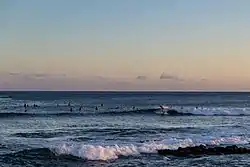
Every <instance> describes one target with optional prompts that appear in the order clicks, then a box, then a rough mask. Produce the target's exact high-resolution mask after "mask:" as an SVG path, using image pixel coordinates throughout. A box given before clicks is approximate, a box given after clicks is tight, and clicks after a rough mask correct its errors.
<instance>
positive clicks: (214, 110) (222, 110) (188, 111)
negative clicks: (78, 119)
mask: <svg viewBox="0 0 250 167" xmlns="http://www.w3.org/2000/svg"><path fill="white" fill-rule="evenodd" d="M173 109H174V110H176V111H177V114H175V115H173V116H250V108H226V107H209V108H198V109H197V108H195V107H184V108H180V107H175V108H173ZM40 110H42V108H39V110H38V111H35V110H31V111H28V112H24V111H22V112H8V111H7V112H6V111H4V110H2V112H0V118H6V117H29V116H34V117H47V116H88V115H109V116H110V115H131V114H143V115H156V114H158V115H162V110H161V109H160V108H159V107H154V108H148V109H137V110H126V111H124V110H123V111H119V110H112V109H107V110H105V111H91V112H90V111H86V112H85V111H84V110H82V111H73V112H69V111H63V110H62V111H56V112H50V111H48V112H44V111H43V112H39V111H40ZM3 111H4V112H3ZM166 111H167V110H165V112H164V115H166V116H171V115H172V114H169V113H167V112H166Z"/></svg>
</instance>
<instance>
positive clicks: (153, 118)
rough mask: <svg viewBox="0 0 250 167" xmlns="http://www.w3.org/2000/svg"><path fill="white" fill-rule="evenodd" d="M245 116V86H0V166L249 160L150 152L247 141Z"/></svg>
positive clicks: (249, 102)
mask: <svg viewBox="0 0 250 167" xmlns="http://www.w3.org/2000/svg"><path fill="white" fill-rule="evenodd" d="M24 104H27V105H28V107H26V108H25V107H24ZM34 104H35V105H34ZM160 105H163V106H169V107H172V108H174V109H176V110H178V111H180V112H183V113H192V114H193V115H192V116H169V115H164V116H162V115H161V114H159V113H158V112H157V110H158V109H159V111H160V108H159V106H160ZM153 110H155V112H153ZM249 122H250V93H248V92H70V91H69V92H24V91H23V92H0V132H1V133H0V136H1V137H0V166H72V167H75V166H77V167H78V166H104V167H106V166H108V167H122V166H131V167H132V166H152V167H154V166H156V167H157V166H159V167H161V166H175V167H183V166H201V167H204V166H227V167H230V166H250V157H249V155H221V156H204V157H199V158H197V157H194V158H178V157H173V156H167V157H164V156H161V155H158V154H157V150H159V149H177V148H178V147H188V146H194V145H198V144H207V145H231V144H236V145H243V146H245V147H249V141H250V133H249V130H250V123H249Z"/></svg>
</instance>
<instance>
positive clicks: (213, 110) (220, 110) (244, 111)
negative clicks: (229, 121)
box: [172, 107, 250, 116]
mask: <svg viewBox="0 0 250 167" xmlns="http://www.w3.org/2000/svg"><path fill="white" fill-rule="evenodd" d="M172 108H173V109H176V110H177V111H178V112H182V113H191V114H194V115H207V116H213V115H228V116H237V115H250V108H249V107H198V108H196V107H183V108H182V107H172Z"/></svg>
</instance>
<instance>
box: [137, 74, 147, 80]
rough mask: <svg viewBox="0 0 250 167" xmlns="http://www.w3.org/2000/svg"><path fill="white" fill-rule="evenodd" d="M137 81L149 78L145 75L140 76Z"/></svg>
mask: <svg viewBox="0 0 250 167" xmlns="http://www.w3.org/2000/svg"><path fill="white" fill-rule="evenodd" d="M136 79H137V80H146V79H147V77H146V76H143V75H139V76H137V77H136Z"/></svg>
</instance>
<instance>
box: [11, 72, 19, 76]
mask: <svg viewBox="0 0 250 167" xmlns="http://www.w3.org/2000/svg"><path fill="white" fill-rule="evenodd" d="M8 75H10V76H18V75H22V73H19V72H9V74H8Z"/></svg>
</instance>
